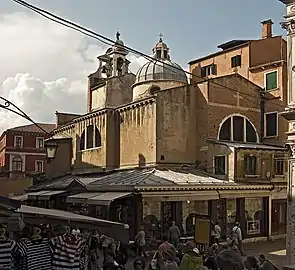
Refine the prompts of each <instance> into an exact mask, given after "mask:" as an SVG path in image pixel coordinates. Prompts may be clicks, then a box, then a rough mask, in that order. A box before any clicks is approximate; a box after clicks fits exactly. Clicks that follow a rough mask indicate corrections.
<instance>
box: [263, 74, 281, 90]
mask: <svg viewBox="0 0 295 270" xmlns="http://www.w3.org/2000/svg"><path fill="white" fill-rule="evenodd" d="M265 81H266V85H265V88H266V90H272V89H276V88H278V78H277V71H274V72H270V73H267V74H266V75H265Z"/></svg>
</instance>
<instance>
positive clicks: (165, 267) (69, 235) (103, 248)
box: [0, 222, 276, 270]
mask: <svg viewBox="0 0 295 270" xmlns="http://www.w3.org/2000/svg"><path fill="white" fill-rule="evenodd" d="M220 236H221V228H220V226H219V224H218V222H217V223H215V224H214V225H213V226H212V231H211V234H210V244H209V245H200V244H198V243H196V242H195V241H189V242H187V243H181V241H180V238H181V232H180V230H179V228H178V226H177V225H176V224H175V222H172V225H171V227H170V228H169V231H168V232H167V234H166V235H164V236H163V241H162V242H161V244H160V245H159V246H158V249H157V250H156V252H155V253H154V254H152V255H153V256H149V255H150V254H147V252H146V235H145V231H144V227H142V228H141V229H140V231H139V232H138V234H137V235H136V237H135V243H134V246H135V247H136V254H135V256H134V258H135V259H134V258H131V260H129V258H130V254H131V253H130V249H131V246H128V245H123V244H121V243H120V242H117V241H115V240H114V239H112V238H110V237H107V236H105V235H102V234H99V232H97V231H92V232H90V231H87V230H84V231H82V230H81V231H80V229H77V228H70V227H68V226H63V227H61V228H59V229H57V228H55V229H54V228H51V227H49V226H32V227H30V228H29V227H26V228H25V229H24V230H23V231H22V232H21V234H19V235H18V237H16V238H15V239H10V238H9V237H8V235H7V230H6V227H5V225H3V224H2V225H1V224H0V269H1V270H11V269H15V270H37V269H38V270H39V269H42V270H50V269H53V270H54V269H56V270H61V269H71V270H75V269H76V270H125V268H126V265H128V270H129V269H130V268H132V267H133V269H134V270H146V269H149V270H201V269H203V270H205V269H211V270H218V269H220V270H231V269H233V270H242V269H249V270H253V269H254V270H276V268H275V266H274V265H273V264H272V263H271V262H270V261H269V260H267V259H266V258H265V256H264V255H260V256H259V258H258V259H256V258H255V257H252V256H248V257H246V259H245V257H244V256H243V255H244V253H243V246H242V232H241V228H240V224H239V223H238V222H237V223H236V224H235V226H234V227H233V228H232V231H231V234H230V235H229V236H228V241H227V245H226V246H224V247H222V245H221V243H220ZM128 257H129V258H128ZM131 261H133V265H131V264H130V262H131Z"/></svg>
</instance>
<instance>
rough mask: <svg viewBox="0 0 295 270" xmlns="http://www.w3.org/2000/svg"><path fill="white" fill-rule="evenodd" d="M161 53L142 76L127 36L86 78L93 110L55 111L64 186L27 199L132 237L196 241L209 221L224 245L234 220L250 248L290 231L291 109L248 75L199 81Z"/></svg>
mask: <svg viewBox="0 0 295 270" xmlns="http://www.w3.org/2000/svg"><path fill="white" fill-rule="evenodd" d="M152 52H153V59H150V60H149V61H147V63H145V64H144V65H143V66H142V67H140V68H139V70H138V72H137V74H136V75H134V74H133V73H132V72H130V70H129V64H130V61H129V60H128V59H127V56H128V53H129V52H128V50H127V49H126V48H125V46H124V43H123V41H122V40H121V39H120V35H119V33H118V34H117V40H116V42H115V43H114V44H113V46H111V47H110V48H109V49H107V50H106V53H105V54H104V55H101V56H99V57H98V61H99V64H98V69H97V71H96V72H94V73H92V74H90V75H89V77H88V90H87V91H88V92H87V93H88V94H87V97H88V98H87V108H88V111H87V113H85V114H84V115H76V114H69V113H56V118H57V127H56V129H55V130H54V136H53V137H52V138H51V140H52V141H55V142H56V143H57V144H58V146H59V147H58V149H57V155H56V158H55V159H54V160H52V161H51V162H50V163H48V164H47V166H46V171H47V173H48V175H50V176H51V177H54V178H55V180H51V181H50V182H48V183H43V184H40V185H37V186H34V187H33V188H32V190H30V191H29V193H27V194H25V196H26V197H25V198H23V200H26V201H28V203H34V204H36V202H37V203H38V204H41V205H44V206H46V207H55V208H68V209H71V210H72V211H80V213H81V212H82V213H85V214H88V215H91V216H95V217H98V218H107V219H110V220H113V221H119V222H124V223H128V224H129V227H130V237H131V238H133V237H134V234H135V233H136V232H137V231H138V228H139V226H140V225H141V224H143V225H144V226H145V230H146V232H147V235H148V236H149V237H152V236H153V237H156V238H158V237H161V235H162V234H163V233H164V232H165V231H166V230H167V228H168V227H169V226H170V225H171V223H172V221H176V223H177V224H178V226H179V227H180V228H181V231H182V234H183V235H185V236H191V235H193V231H194V226H195V225H196V220H197V217H198V216H202V215H207V216H210V218H211V220H212V221H213V222H215V221H217V220H219V222H220V225H221V227H222V231H223V232H224V235H223V237H225V236H226V232H227V231H229V230H231V228H232V227H233V225H234V223H235V221H240V222H241V226H242V231H243V235H244V238H246V239H251V238H257V237H260V238H265V239H266V238H269V237H273V236H275V235H283V234H285V228H286V219H285V216H286V215H285V212H284V211H285V198H286V166H285V158H286V156H287V155H288V151H287V149H286V148H285V146H284V142H285V131H286V125H287V123H286V121H285V120H284V119H282V118H281V117H280V116H279V115H278V112H279V111H281V108H282V100H280V99H278V98H275V97H273V96H272V95H271V93H267V92H263V91H262V88H261V87H260V86H259V85H256V84H254V83H253V82H251V81H250V80H248V79H247V78H245V77H243V76H241V75H240V74H239V73H233V74H228V75H224V76H220V77H214V78H199V79H198V80H192V81H191V82H189V79H188V77H187V75H186V73H185V71H184V70H183V69H182V68H181V67H180V66H179V65H178V64H176V63H175V62H173V61H172V57H171V55H170V50H169V47H168V45H167V44H166V43H165V42H164V41H163V39H162V37H160V39H159V41H158V42H157V43H156V44H155V46H154V47H153V49H152ZM262 92H263V93H262ZM66 173H67V174H66Z"/></svg>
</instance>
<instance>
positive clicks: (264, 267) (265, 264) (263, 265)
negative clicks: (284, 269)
mask: <svg viewBox="0 0 295 270" xmlns="http://www.w3.org/2000/svg"><path fill="white" fill-rule="evenodd" d="M258 260H259V264H260V269H261V270H277V268H276V267H275V266H274V265H273V264H272V262H271V261H269V260H266V259H265V256H264V255H263V254H260V255H259V258H258Z"/></svg>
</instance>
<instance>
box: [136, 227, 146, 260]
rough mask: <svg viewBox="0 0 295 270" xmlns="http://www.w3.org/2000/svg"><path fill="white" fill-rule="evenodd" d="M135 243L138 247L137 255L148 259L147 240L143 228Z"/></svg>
mask: <svg viewBox="0 0 295 270" xmlns="http://www.w3.org/2000/svg"><path fill="white" fill-rule="evenodd" d="M135 243H136V246H137V255H138V256H142V255H143V256H144V257H145V258H146V253H145V245H146V240H145V231H144V227H143V226H140V230H139V232H138V233H137V235H136V236H135Z"/></svg>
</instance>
